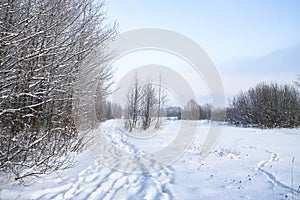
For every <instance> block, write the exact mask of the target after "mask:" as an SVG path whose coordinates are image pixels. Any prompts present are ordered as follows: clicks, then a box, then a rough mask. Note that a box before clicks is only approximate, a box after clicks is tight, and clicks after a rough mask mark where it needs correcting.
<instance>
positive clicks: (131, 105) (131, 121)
mask: <svg viewBox="0 0 300 200" xmlns="http://www.w3.org/2000/svg"><path fill="white" fill-rule="evenodd" d="M141 100H142V87H141V85H140V82H139V80H138V77H137V74H136V76H135V79H134V83H133V86H132V87H131V88H130V89H129V92H128V94H127V106H126V122H125V127H126V128H127V129H128V130H129V131H132V130H133V129H134V128H136V125H137V121H138V115H139V111H140V105H141Z"/></svg>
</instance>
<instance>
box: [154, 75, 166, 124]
mask: <svg viewBox="0 0 300 200" xmlns="http://www.w3.org/2000/svg"><path fill="white" fill-rule="evenodd" d="M166 101H167V96H166V94H165V91H164V88H163V86H162V75H161V73H160V74H159V82H158V88H157V108H156V112H157V119H156V123H155V128H156V129H159V128H160V126H161V122H162V120H161V118H162V116H163V111H164V108H165V105H166Z"/></svg>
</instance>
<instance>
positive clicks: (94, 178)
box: [0, 120, 300, 200]
mask: <svg viewBox="0 0 300 200" xmlns="http://www.w3.org/2000/svg"><path fill="white" fill-rule="evenodd" d="M197 125H198V129H197V132H196V137H195V138H194V142H193V143H192V144H191V145H190V146H189V148H188V149H187V150H186V151H185V152H184V154H183V155H182V156H181V157H180V158H179V159H177V160H176V161H174V163H173V164H171V165H169V166H160V167H159V168H157V169H159V170H156V171H151V172H149V173H126V171H123V170H114V169H111V168H109V167H106V166H104V165H102V163H101V160H97V159H96V158H95V157H94V156H93V155H92V154H91V153H90V152H89V151H88V150H87V151H85V152H84V153H82V154H80V155H76V157H75V159H76V166H75V167H74V168H72V169H67V170H65V171H63V172H56V173H52V174H49V175H46V176H44V177H41V178H40V179H36V180H34V182H32V183H31V184H30V185H29V186H24V185H22V184H20V183H18V182H15V181H12V177H11V178H10V177H9V175H5V174H1V178H0V180H1V183H0V199H118V200H119V199H230V200H231V199H267V200H269V199H294V200H296V199H300V153H299V152H300V130H299V129H272V130H261V129H254V128H237V127H230V126H225V127H224V129H223V132H222V136H221V138H220V139H219V141H218V144H217V146H216V147H215V148H214V149H213V150H212V152H211V153H210V154H209V155H208V156H207V157H205V158H204V159H203V158H202V157H201V156H200V150H201V146H202V143H203V140H204V138H205V134H207V132H208V128H209V123H207V122H196V121H171V120H170V121H165V122H164V125H163V128H162V129H161V130H159V131H155V130H148V131H146V132H143V133H140V134H142V135H139V133H138V131H135V132H133V133H132V135H131V136H129V135H128V134H127V133H126V131H125V130H124V128H123V123H122V121H120V120H111V121H108V122H105V123H104V124H102V126H101V127H99V131H102V132H103V133H104V134H105V137H106V138H107V139H108V140H109V141H111V143H112V144H113V145H115V146H116V147H117V148H120V149H121V150H124V151H128V152H129V153H132V154H138V153H141V152H145V153H146V154H147V153H155V152H157V151H159V150H161V149H163V148H165V147H166V146H167V145H168V144H169V143H170V141H172V140H173V139H174V138H175V137H176V134H177V133H178V130H179V129H180V128H182V130H184V131H186V132H188V131H190V130H194V129H191V127H195V126H197ZM132 136H133V137H132ZM293 158H294V162H292V160H293ZM124 162H126V160H125V161H124Z"/></svg>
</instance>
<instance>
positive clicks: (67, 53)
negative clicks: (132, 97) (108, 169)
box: [0, 0, 115, 179]
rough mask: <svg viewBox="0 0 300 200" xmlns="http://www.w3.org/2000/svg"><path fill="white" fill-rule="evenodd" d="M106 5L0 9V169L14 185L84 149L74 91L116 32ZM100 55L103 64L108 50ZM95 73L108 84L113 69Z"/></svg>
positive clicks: (31, 2)
mask: <svg viewBox="0 0 300 200" xmlns="http://www.w3.org/2000/svg"><path fill="white" fill-rule="evenodd" d="M103 4H104V3H103V2H102V1H99V2H97V3H96V2H95V1H94V0H70V1H63V0H48V1H40V0H14V1H11V0H2V1H1V3H0V24H1V25H0V35H1V36H0V170H4V171H11V172H13V173H15V174H16V179H22V178H23V177H26V176H30V175H38V174H42V173H45V172H47V171H49V170H50V171H51V170H56V169H59V168H62V167H66V166H68V165H69V164H70V163H69V162H68V160H62V156H65V155H66V154H67V153H68V152H70V151H78V150H79V149H80V148H81V147H82V145H83V143H82V141H83V140H82V138H80V137H79V135H78V132H77V130H76V127H75V123H74V119H73V117H72V105H73V88H72V86H73V83H74V82H75V80H76V79H77V74H78V71H79V65H80V63H81V61H83V59H84V58H85V57H86V56H87V55H88V54H89V53H90V52H91V51H92V50H93V49H94V48H95V47H96V46H98V45H99V44H102V43H103V42H104V41H105V40H107V39H108V38H110V37H112V36H113V35H114V33H115V30H114V28H109V26H107V24H106V23H105V15H104V12H105V11H104V10H103ZM102 57H103V64H104V63H105V61H106V59H108V55H106V54H105V46H103V55H102ZM95 67H98V69H99V70H100V71H102V72H103V73H102V79H100V83H102V84H100V85H105V84H104V83H105V82H106V81H108V79H109V77H110V76H109V74H110V71H111V70H110V69H109V68H108V67H106V66H105V65H103V66H95ZM86 89H87V90H88V88H86ZM102 91H105V88H102ZM26 169H30V170H26Z"/></svg>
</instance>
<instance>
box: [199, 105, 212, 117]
mask: <svg viewBox="0 0 300 200" xmlns="http://www.w3.org/2000/svg"><path fill="white" fill-rule="evenodd" d="M211 112H212V105H211V104H205V105H202V106H201V107H200V119H208V120H210V119H211Z"/></svg>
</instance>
